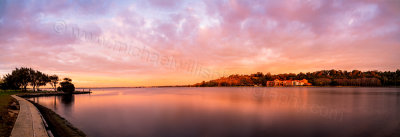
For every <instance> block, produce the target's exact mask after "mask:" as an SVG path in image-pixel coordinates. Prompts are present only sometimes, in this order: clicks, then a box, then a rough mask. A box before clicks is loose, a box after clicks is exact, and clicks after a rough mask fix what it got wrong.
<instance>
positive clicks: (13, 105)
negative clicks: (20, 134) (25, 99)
mask: <svg viewBox="0 0 400 137" xmlns="http://www.w3.org/2000/svg"><path fill="white" fill-rule="evenodd" d="M16 93H18V92H16V91H0V136H1V137H7V136H10V134H11V131H12V128H13V126H14V123H15V121H16V119H17V116H18V113H19V104H18V102H17V101H16V100H15V99H14V98H12V97H11V95H13V94H16Z"/></svg>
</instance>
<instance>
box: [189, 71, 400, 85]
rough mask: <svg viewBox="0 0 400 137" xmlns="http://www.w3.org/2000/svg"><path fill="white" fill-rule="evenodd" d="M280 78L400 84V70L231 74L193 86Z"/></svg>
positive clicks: (260, 82)
mask: <svg viewBox="0 0 400 137" xmlns="http://www.w3.org/2000/svg"><path fill="white" fill-rule="evenodd" d="M275 79H279V80H302V79H307V80H308V81H309V82H310V83H311V84H312V85H315V86H397V85H398V84H400V70H397V71H396V72H390V71H385V72H382V71H366V72H361V71H359V70H353V71H343V70H321V71H316V72H308V73H299V74H294V73H288V74H287V73H285V74H276V75H272V74H271V73H267V74H263V73H262V72H257V73H256V74H251V75H238V74H236V75H230V76H229V77H222V78H219V79H216V80H211V81H207V82H206V81H203V82H201V83H197V84H195V85H193V86H199V87H215V86H253V85H259V86H265V85H266V82H267V81H273V80H275Z"/></svg>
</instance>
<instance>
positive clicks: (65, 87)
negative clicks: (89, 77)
mask: <svg viewBox="0 0 400 137" xmlns="http://www.w3.org/2000/svg"><path fill="white" fill-rule="evenodd" d="M71 82H72V79H70V78H64V80H63V82H61V83H60V88H59V90H61V91H63V92H66V93H73V92H74V91H75V86H74V84H72V83H71Z"/></svg>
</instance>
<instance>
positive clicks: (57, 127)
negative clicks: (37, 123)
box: [32, 102, 86, 137]
mask: <svg viewBox="0 0 400 137" xmlns="http://www.w3.org/2000/svg"><path fill="white" fill-rule="evenodd" d="M32 103H33V104H34V105H35V106H36V107H37V108H38V110H39V111H40V113H41V114H42V116H43V118H44V119H45V120H46V122H47V124H48V126H49V128H50V130H51V132H52V133H53V135H54V136H55V137H86V135H85V133H83V132H82V131H81V130H79V129H78V128H75V127H74V126H73V125H72V124H71V123H69V122H68V121H67V120H65V119H64V118H62V117H61V116H60V115H58V114H56V113H55V112H54V111H52V110H51V109H48V108H46V107H44V106H42V105H39V104H37V103H34V102H32Z"/></svg>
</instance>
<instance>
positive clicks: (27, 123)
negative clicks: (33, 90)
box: [11, 95, 49, 137]
mask: <svg viewBox="0 0 400 137" xmlns="http://www.w3.org/2000/svg"><path fill="white" fill-rule="evenodd" d="M11 96H12V97H13V98H15V99H16V100H18V102H19V106H20V107H19V108H20V109H19V113H18V117H17V121H15V124H14V127H13V129H12V131H11V137H49V135H48V134H47V131H46V128H45V126H44V123H43V120H42V117H41V116H40V112H39V111H38V110H37V108H36V107H35V106H34V105H33V104H32V103H30V102H29V101H27V100H25V99H23V98H21V97H18V96H16V95H11Z"/></svg>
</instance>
